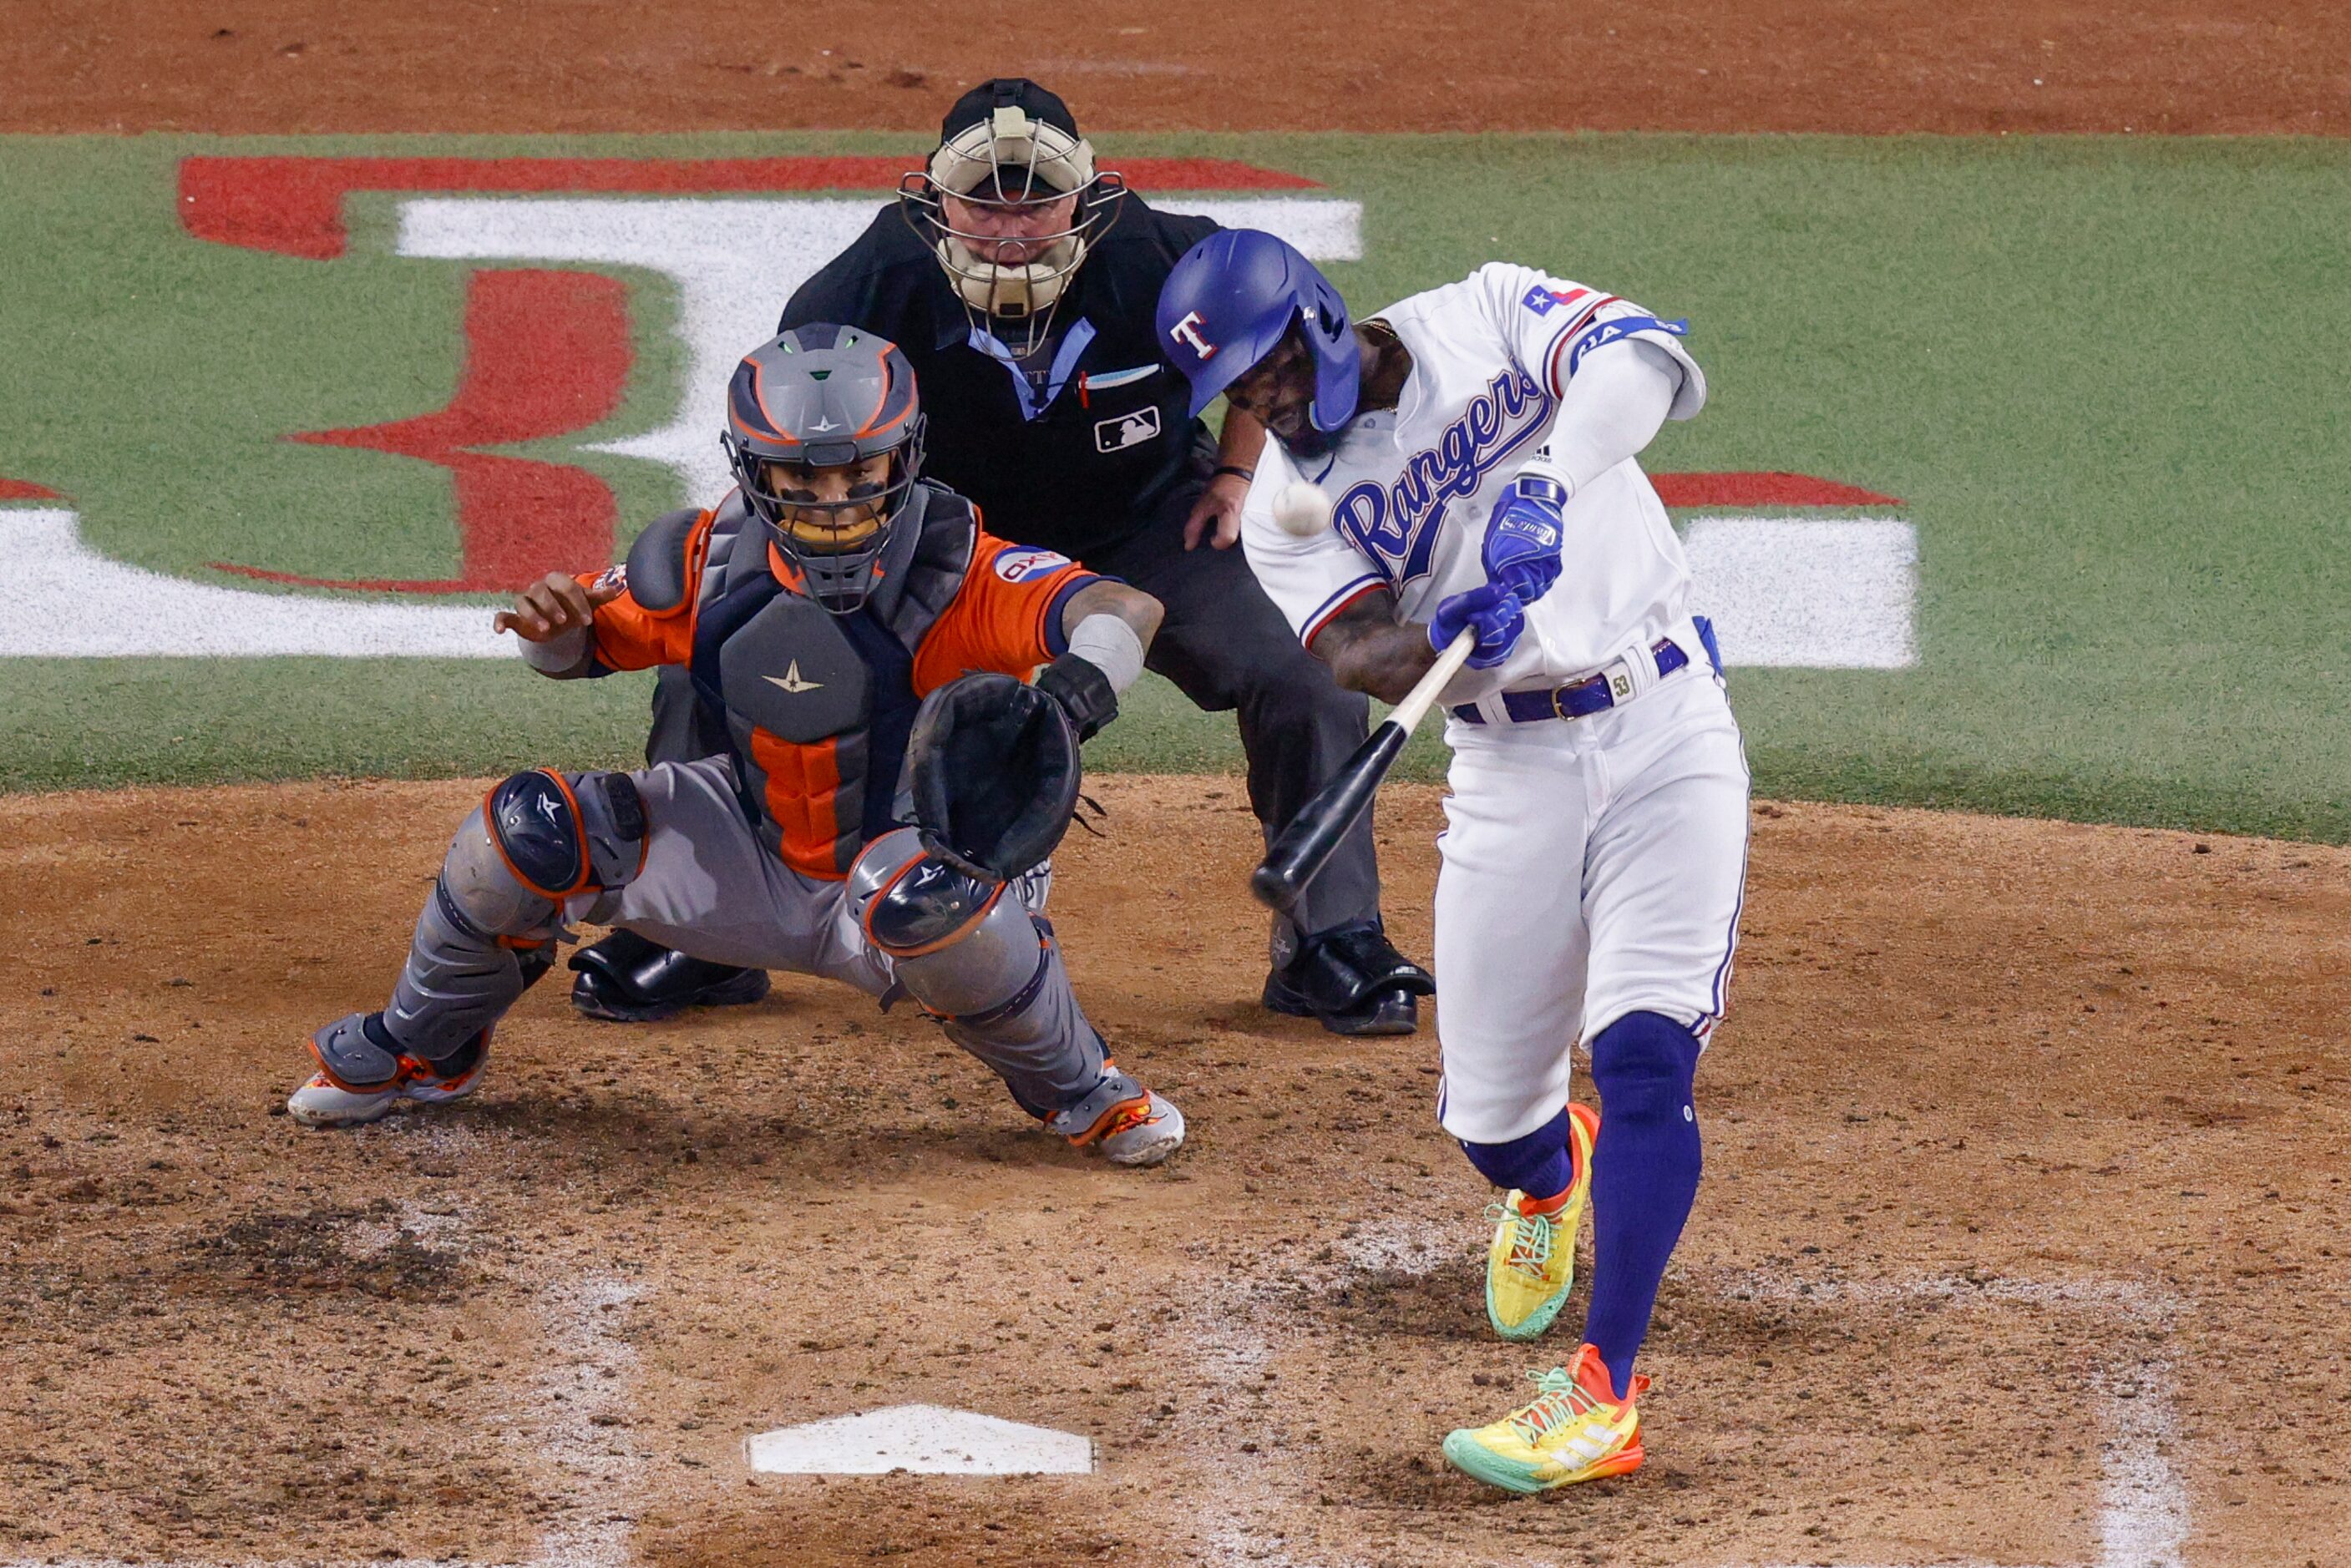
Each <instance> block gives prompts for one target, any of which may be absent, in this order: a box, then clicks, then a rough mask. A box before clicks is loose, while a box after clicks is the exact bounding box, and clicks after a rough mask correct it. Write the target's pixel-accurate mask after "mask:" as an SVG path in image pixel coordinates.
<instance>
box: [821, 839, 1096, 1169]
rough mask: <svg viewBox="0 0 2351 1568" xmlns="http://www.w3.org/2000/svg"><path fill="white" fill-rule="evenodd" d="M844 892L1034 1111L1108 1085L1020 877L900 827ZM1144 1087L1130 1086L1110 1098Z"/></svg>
mask: <svg viewBox="0 0 2351 1568" xmlns="http://www.w3.org/2000/svg"><path fill="white" fill-rule="evenodd" d="M850 897H851V898H852V901H853V907H854V909H856V913H857V919H858V922H859V924H860V925H861V926H862V927H863V929H864V930H865V934H866V936H867V938H868V940H871V941H872V943H873V945H874V946H875V947H877V948H879V949H880V950H882V951H883V952H885V953H888V954H889V955H890V958H891V961H892V962H893V966H894V968H895V971H896V973H897V977H898V980H899V981H900V982H901V983H903V984H904V986H905V988H906V990H907V992H909V993H911V994H912V995H913V996H914V1000H915V1001H917V1002H921V1003H922V1004H923V1007H924V1009H925V1011H927V1012H930V1013H932V1014H933V1015H935V1017H937V1018H938V1020H939V1021H940V1023H942V1024H944V1025H945V1026H946V1033H947V1038H948V1039H950V1040H953V1041H954V1042H955V1043H956V1044H958V1045H960V1046H962V1047H963V1048H964V1049H965V1050H967V1051H968V1052H970V1053H971V1054H973V1055H975V1056H977V1057H978V1058H979V1059H980V1060H981V1061H983V1062H985V1063H987V1064H988V1065H989V1066H990V1067H992V1068H994V1069H995V1070H996V1074H997V1075H998V1077H1000V1078H1002V1079H1003V1080H1004V1082H1005V1084H1006V1085H1007V1086H1008V1087H1009V1088H1010V1089H1011V1091H1012V1097H1013V1098H1014V1099H1016V1100H1018V1101H1019V1102H1020V1104H1021V1106H1022V1107H1023V1108H1025V1109H1026V1110H1027V1111H1028V1112H1029V1115H1031V1116H1039V1117H1050V1116H1054V1115H1056V1114H1057V1113H1059V1112H1061V1111H1062V1110H1063V1109H1064V1108H1065V1107H1067V1106H1071V1105H1073V1104H1075V1103H1077V1102H1079V1101H1081V1100H1083V1099H1084V1098H1086V1097H1087V1096H1091V1095H1092V1094H1093V1093H1095V1092H1096V1090H1097V1088H1098V1086H1099V1085H1102V1084H1103V1083H1104V1082H1105V1079H1104V1077H1103V1065H1104V1060H1103V1059H1104V1052H1103V1049H1102V1036H1101V1035H1099V1034H1097V1033H1094V1029H1093V1026H1092V1024H1090V1023H1087V1022H1086V1018H1085V1014H1084V1013H1083V1012H1080V1011H1079V1009H1078V999H1077V996H1076V994H1075V993H1074V992H1071V989H1070V975H1069V971H1068V970H1066V969H1064V968H1063V967H1062V964H1061V950H1060V949H1059V948H1058V947H1056V946H1055V945H1054V942H1053V932H1052V928H1051V927H1050V926H1048V925H1047V924H1045V922H1044V921H1043V920H1042V919H1038V918H1037V917H1035V916H1033V915H1031V914H1030V912H1029V906H1028V904H1027V903H1026V902H1024V901H1023V899H1022V898H1021V889H1020V888H1019V886H1018V885H1016V884H1008V883H1003V882H987V881H982V880H980V879H978V878H976V877H968V876H966V875H965V874H963V873H962V872H960V871H957V870H956V868H955V867H951V866H948V865H947V864H946V863H945V862H944V861H940V860H935V859H933V858H932V857H929V856H927V855H925V854H924V852H923V846H922V842H921V839H920V838H919V836H917V835H916V834H915V832H914V829H912V828H900V829H898V830H897V831H895V832H893V833H889V834H885V835H883V836H882V837H880V838H877V839H875V840H874V841H873V842H872V844H870V845H868V846H866V849H865V853H864V854H863V855H862V856H861V857H859V859H858V862H857V865H856V867H855V868H854V869H852V871H851V872H850ZM1120 1076H1123V1075H1120ZM1140 1092H1141V1091H1140V1090H1139V1089H1137V1088H1135V1087H1134V1085H1131V1084H1130V1085H1129V1086H1128V1088H1127V1090H1126V1094H1125V1095H1123V1096H1116V1097H1117V1098H1126V1097H1130V1096H1133V1095H1134V1094H1138V1093H1140ZM1113 1103H1114V1101H1113ZM1088 1125H1091V1124H1088ZM1081 1130H1082V1129H1081Z"/></svg>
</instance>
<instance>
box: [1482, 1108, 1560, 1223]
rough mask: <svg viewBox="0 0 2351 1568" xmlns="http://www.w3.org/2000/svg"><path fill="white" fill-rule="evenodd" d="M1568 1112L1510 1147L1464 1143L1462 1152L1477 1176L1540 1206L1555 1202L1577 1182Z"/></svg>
mask: <svg viewBox="0 0 2351 1568" xmlns="http://www.w3.org/2000/svg"><path fill="white" fill-rule="evenodd" d="M1567 1129H1568V1119H1567V1108H1566V1107H1565V1106H1562V1107H1560V1113H1559V1115H1557V1116H1553V1117H1552V1119H1551V1120H1549V1121H1547V1122H1545V1123H1543V1125H1542V1126H1541V1127H1537V1128H1535V1130H1534V1131H1532V1132H1531V1133H1528V1134H1526V1135H1524V1136H1523V1137H1514V1138H1512V1139H1511V1140H1510V1142H1508V1143H1471V1142H1469V1141H1468V1139H1466V1138H1465V1139H1463V1140H1462V1142H1461V1152H1462V1153H1464V1154H1466V1155H1468V1157H1469V1163H1470V1164H1472V1165H1474V1166H1476V1167H1477V1168H1478V1174H1479V1175H1480V1176H1482V1177H1484V1178H1485V1179H1487V1180H1489V1181H1490V1182H1492V1183H1493V1184H1494V1185H1495V1186H1497V1187H1515V1188H1517V1189H1519V1190H1520V1191H1521V1192H1523V1193H1525V1194H1526V1195H1527V1196H1528V1197H1530V1198H1532V1199H1535V1200H1537V1201H1538V1202H1540V1201H1541V1200H1542V1199H1546V1198H1556V1197H1558V1196H1559V1195H1560V1194H1561V1193H1562V1192H1564V1191H1566V1190H1567V1189H1568V1184H1569V1183H1570V1182H1572V1181H1573V1180H1574V1179H1575V1166H1574V1162H1573V1160H1572V1159H1570V1158H1569V1157H1568V1143H1567V1139H1568V1130H1567Z"/></svg>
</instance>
